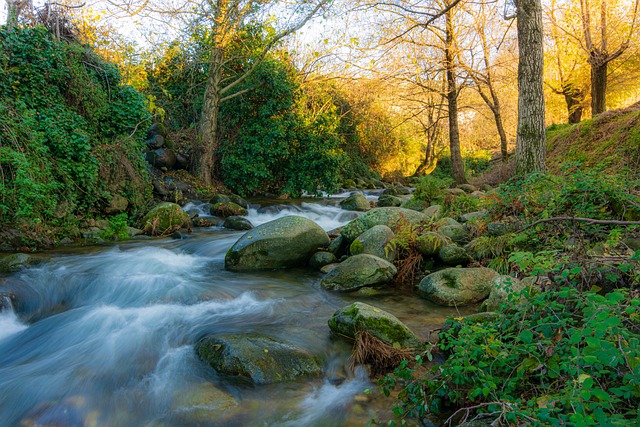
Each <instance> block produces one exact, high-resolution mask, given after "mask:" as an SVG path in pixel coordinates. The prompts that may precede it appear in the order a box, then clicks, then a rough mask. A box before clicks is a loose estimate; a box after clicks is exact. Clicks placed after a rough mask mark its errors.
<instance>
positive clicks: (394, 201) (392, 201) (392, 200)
mask: <svg viewBox="0 0 640 427" xmlns="http://www.w3.org/2000/svg"><path fill="white" fill-rule="evenodd" d="M401 204H402V199H401V198H400V197H398V196H391V195H388V194H383V195H382V196H380V197H378V206H379V207H381V208H384V207H389V206H392V207H393V206H400V205H401Z"/></svg>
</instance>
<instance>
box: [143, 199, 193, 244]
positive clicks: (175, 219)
mask: <svg viewBox="0 0 640 427" xmlns="http://www.w3.org/2000/svg"><path fill="white" fill-rule="evenodd" d="M190 226H191V218H190V217H189V214H187V213H186V212H185V211H183V210H182V208H181V207H180V205H177V204H175V203H169V202H164V203H159V204H157V205H155V206H154V207H153V209H151V210H150V211H149V213H147V214H146V215H145V216H144V218H142V228H143V229H144V232H145V233H146V234H150V235H152V236H157V235H161V234H167V233H170V232H173V231H175V230H177V229H180V228H185V227H190Z"/></svg>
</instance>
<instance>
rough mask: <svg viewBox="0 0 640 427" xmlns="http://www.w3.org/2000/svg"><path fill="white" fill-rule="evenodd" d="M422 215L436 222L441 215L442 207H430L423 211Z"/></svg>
mask: <svg viewBox="0 0 640 427" xmlns="http://www.w3.org/2000/svg"><path fill="white" fill-rule="evenodd" d="M422 212H424V214H425V215H426V216H427V217H428V218H429V219H431V220H433V221H437V220H439V219H440V216H441V214H442V206H440V205H431V206H429V207H428V208H427V209H425V210H424V211H422Z"/></svg>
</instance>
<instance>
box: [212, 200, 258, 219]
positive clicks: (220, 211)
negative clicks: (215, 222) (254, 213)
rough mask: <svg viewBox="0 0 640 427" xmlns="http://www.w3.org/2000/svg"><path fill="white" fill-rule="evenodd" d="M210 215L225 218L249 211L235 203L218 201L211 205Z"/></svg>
mask: <svg viewBox="0 0 640 427" xmlns="http://www.w3.org/2000/svg"><path fill="white" fill-rule="evenodd" d="M210 211H211V215H213V216H219V217H220V218H227V217H230V216H246V215H249V212H248V211H247V210H246V209H245V208H243V207H242V206H240V205H239V204H237V203H233V202H219V203H214V204H213V205H211V209H210Z"/></svg>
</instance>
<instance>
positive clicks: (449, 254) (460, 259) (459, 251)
mask: <svg viewBox="0 0 640 427" xmlns="http://www.w3.org/2000/svg"><path fill="white" fill-rule="evenodd" d="M438 258H439V259H440V261H441V262H442V263H443V264H444V265H450V266H456V265H462V266H464V265H467V264H469V263H470V262H471V256H469V254H468V253H467V251H465V250H464V248H461V247H460V246H458V245H456V244H453V243H452V244H447V245H444V246H442V247H441V248H440V250H439V251H438Z"/></svg>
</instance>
